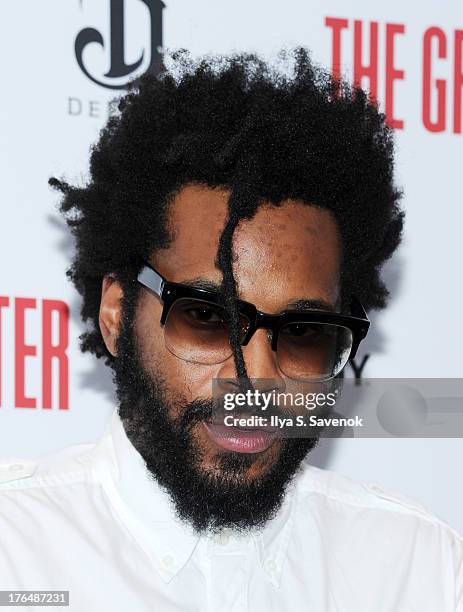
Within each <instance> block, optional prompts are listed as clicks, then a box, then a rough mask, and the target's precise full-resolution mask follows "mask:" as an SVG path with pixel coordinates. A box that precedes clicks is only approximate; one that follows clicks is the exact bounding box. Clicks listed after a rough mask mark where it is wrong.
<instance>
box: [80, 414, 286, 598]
mask: <svg viewBox="0 0 463 612" xmlns="http://www.w3.org/2000/svg"><path fill="white" fill-rule="evenodd" d="M91 461H92V468H91V469H92V472H93V475H94V478H95V479H96V480H97V481H98V482H99V483H100V484H101V486H102V487H103V489H104V490H105V492H106V495H107V496H108V498H109V500H110V502H111V504H112V506H113V508H114V510H115V512H116V513H117V514H118V516H119V519H120V520H121V521H122V523H123V524H124V525H125V526H126V527H127V528H128V529H129V531H130V532H131V534H132V536H133V537H134V538H135V540H136V541H137V543H138V545H139V547H140V548H141V549H142V550H143V551H144V552H145V553H146V554H147V555H148V557H149V558H150V560H151V562H152V563H153V565H154V566H155V568H156V569H157V571H158V572H159V574H160V575H161V577H162V578H163V580H164V581H165V582H170V581H171V580H172V579H173V577H174V576H175V575H176V574H177V573H178V572H179V571H180V570H181V569H182V567H184V565H185V564H186V563H187V561H188V560H189V558H190V557H191V555H192V554H193V552H194V550H195V548H196V546H197V545H198V542H199V540H200V539H209V538H210V536H198V535H197V534H196V533H195V532H194V531H193V529H192V528H191V527H190V526H189V525H188V524H187V523H185V522H184V521H181V520H180V519H179V518H178V517H177V516H176V512H175V508H174V506H173V503H172V502H171V500H170V497H169V495H168V494H167V493H166V491H164V490H163V488H162V487H161V486H160V485H159V484H158V483H157V481H156V480H155V479H154V478H153V477H152V475H151V474H150V472H149V471H148V469H147V467H146V464H145V461H144V459H143V458H142V456H141V455H140V453H139V452H138V451H137V450H136V448H135V447H134V446H133V444H132V443H131V441H130V440H129V438H128V437H127V434H126V432H125V429H124V425H123V423H122V421H121V419H120V417H119V413H118V411H117V408H116V409H115V410H114V412H113V414H112V416H111V418H110V420H109V421H108V424H107V427H106V430H105V432H104V434H103V436H102V438H101V439H100V441H99V442H98V443H97V445H96V446H95V448H94V450H93V453H92V460H91ZM294 489H295V483H294V481H293V482H291V483H290V485H289V487H288V490H287V493H286V495H285V498H284V501H283V504H282V506H281V508H280V510H279V512H278V513H277V515H276V517H275V518H273V519H271V520H270V521H269V522H268V523H267V524H266V525H265V527H264V528H263V529H261V530H258V531H257V530H251V532H250V534H249V537H250V539H251V540H252V543H253V545H254V546H255V547H256V549H257V553H258V557H259V561H260V563H261V565H262V568H263V570H264V572H265V575H266V576H267V578H268V580H269V581H270V582H271V583H272V584H273V585H274V586H275V587H278V586H279V583H280V578H281V571H282V568H283V564H284V559H285V557H286V552H287V549H288V545H289V538H290V535H291V530H292V524H293V514H294V512H293V507H294V504H295V499H294V497H295V496H294V493H295V490H294ZM226 531H227V532H228V534H231V535H233V531H232V530H226ZM212 539H213V538H212Z"/></svg>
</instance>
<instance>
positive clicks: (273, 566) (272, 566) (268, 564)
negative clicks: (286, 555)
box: [264, 559, 277, 575]
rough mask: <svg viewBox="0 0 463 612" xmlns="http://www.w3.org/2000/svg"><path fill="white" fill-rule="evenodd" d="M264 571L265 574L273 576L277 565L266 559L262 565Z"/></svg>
mask: <svg viewBox="0 0 463 612" xmlns="http://www.w3.org/2000/svg"><path fill="white" fill-rule="evenodd" d="M264 569H265V571H266V572H267V574H270V575H273V574H274V573H275V572H276V571H277V564H276V563H275V561H274V560H273V559H267V561H266V562H265V563H264Z"/></svg>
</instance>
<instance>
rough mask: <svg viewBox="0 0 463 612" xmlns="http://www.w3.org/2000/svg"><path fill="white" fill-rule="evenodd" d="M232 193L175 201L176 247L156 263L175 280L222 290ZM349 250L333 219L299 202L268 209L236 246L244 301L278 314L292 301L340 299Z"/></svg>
mask: <svg viewBox="0 0 463 612" xmlns="http://www.w3.org/2000/svg"><path fill="white" fill-rule="evenodd" d="M229 194H230V192H229V190H227V189H225V188H211V187H207V186H203V185H187V186H185V187H183V188H182V189H181V190H180V191H179V192H178V194H177V195H176V196H175V198H174V199H173V200H172V202H171V204H170V208H169V215H168V219H169V221H168V230H169V233H170V235H171V237H172V241H171V243H170V245H169V247H168V248H167V249H160V250H159V251H157V252H156V253H155V254H153V257H152V258H151V261H152V263H153V265H154V266H155V267H156V268H157V269H158V270H159V271H160V272H161V274H163V275H164V276H165V277H166V278H167V279H168V280H170V281H173V282H183V281H186V280H191V279H195V278H203V279H207V280H211V281H215V282H217V283H220V282H221V279H222V273H221V271H220V270H219V269H218V268H217V267H216V266H215V259H216V254H217V249H218V244H219V238H220V235H221V233H222V231H223V228H224V226H225V223H226V220H227V215H228V211H227V205H228V197H229ZM340 257H341V242H340V237H339V231H338V228H337V224H336V222H335V220H334V217H333V216H332V215H331V213H330V212H329V211H326V210H323V209H320V208H317V207H315V206H311V205H308V204H305V203H303V202H300V201H297V200H285V201H284V202H283V203H282V204H281V205H280V206H278V207H276V206H272V205H270V204H266V203H265V202H264V203H263V204H262V205H261V206H260V207H259V208H258V210H257V212H256V214H255V216H254V217H253V218H252V219H250V220H243V221H241V222H240V224H239V225H238V227H237V228H236V230H235V233H234V238H233V271H234V276H235V279H236V281H237V285H238V290H239V293H240V297H241V298H242V299H244V300H247V301H251V302H254V303H255V304H256V306H258V307H260V308H261V309H262V310H266V309H267V312H271V311H272V310H275V309H278V307H279V306H280V305H281V304H283V302H284V300H285V296H286V297H287V300H286V301H288V302H289V301H290V300H292V299H304V298H319V299H324V300H325V301H329V302H330V303H333V304H334V303H335V302H336V300H337V298H338V283H339V266H340Z"/></svg>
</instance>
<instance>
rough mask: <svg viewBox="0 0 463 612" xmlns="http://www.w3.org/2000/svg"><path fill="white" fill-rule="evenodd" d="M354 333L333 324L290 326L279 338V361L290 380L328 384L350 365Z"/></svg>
mask: <svg viewBox="0 0 463 612" xmlns="http://www.w3.org/2000/svg"><path fill="white" fill-rule="evenodd" d="M351 349H352V332H351V330H350V329H348V328H347V327H342V326H341V325H333V324H329V323H303V322H301V323H288V324H287V325H285V326H283V327H282V328H281V329H280V333H279V334H278V345H277V359H278V365H279V367H280V369H281V371H282V372H283V373H284V374H286V376H288V377H289V378H295V379H308V380H328V379H329V378H332V377H334V376H336V375H337V374H339V372H340V371H341V370H342V369H343V367H344V366H345V365H346V363H347V360H348V359H349V355H350V352H351Z"/></svg>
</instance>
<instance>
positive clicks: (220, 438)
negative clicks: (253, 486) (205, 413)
mask: <svg viewBox="0 0 463 612" xmlns="http://www.w3.org/2000/svg"><path fill="white" fill-rule="evenodd" d="M203 425H204V427H205V429H206V431H207V433H208V435H209V437H210V438H211V439H212V440H213V441H214V442H215V443H216V444H217V445H218V446H220V447H221V448H224V449H226V450H230V451H235V452H238V453H261V452H263V451H264V450H266V449H267V448H269V446H270V445H271V444H272V442H273V441H274V440H275V438H276V437H277V436H276V432H277V429H276V428H275V427H237V426H230V425H225V424H224V423H223V422H222V423H217V422H214V423H213V422H207V423H206V422H204V423H203Z"/></svg>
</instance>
